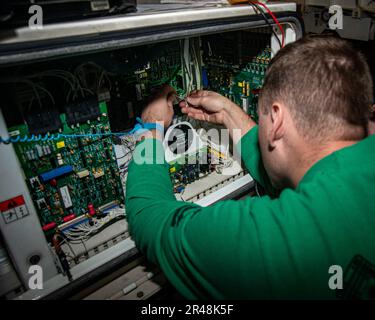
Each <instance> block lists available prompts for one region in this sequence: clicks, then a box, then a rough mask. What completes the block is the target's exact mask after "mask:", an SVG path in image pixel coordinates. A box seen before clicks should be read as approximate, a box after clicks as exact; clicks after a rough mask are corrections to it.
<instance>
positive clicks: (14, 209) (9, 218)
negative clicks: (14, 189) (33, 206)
mask: <svg viewBox="0 0 375 320" xmlns="http://www.w3.org/2000/svg"><path fill="white" fill-rule="evenodd" d="M0 212H1V215H2V216H3V219H4V221H5V223H11V222H13V221H17V220H19V219H22V218H24V217H26V216H28V215H29V211H28V210H27V207H26V204H25V199H24V198H23V196H22V195H21V196H17V197H14V198H12V199H9V200H5V201H3V202H0Z"/></svg>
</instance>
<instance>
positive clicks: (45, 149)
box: [42, 145, 48, 154]
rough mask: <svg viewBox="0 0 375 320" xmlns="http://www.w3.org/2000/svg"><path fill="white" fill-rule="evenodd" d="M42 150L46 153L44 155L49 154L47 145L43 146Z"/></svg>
mask: <svg viewBox="0 0 375 320" xmlns="http://www.w3.org/2000/svg"><path fill="white" fill-rule="evenodd" d="M42 150H43V153H44V154H48V148H47V146H46V145H43V146H42Z"/></svg>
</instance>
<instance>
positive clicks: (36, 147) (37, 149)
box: [35, 144, 44, 158]
mask: <svg viewBox="0 0 375 320" xmlns="http://www.w3.org/2000/svg"><path fill="white" fill-rule="evenodd" d="M35 149H36V152H37V155H38V157H39V158H41V157H43V155H44V153H43V149H42V147H41V146H40V145H39V144H37V145H35Z"/></svg>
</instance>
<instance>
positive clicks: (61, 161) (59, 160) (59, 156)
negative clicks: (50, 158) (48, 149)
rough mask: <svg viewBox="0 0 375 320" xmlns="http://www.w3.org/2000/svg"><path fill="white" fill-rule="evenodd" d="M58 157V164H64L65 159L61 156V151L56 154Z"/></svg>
mask: <svg viewBox="0 0 375 320" xmlns="http://www.w3.org/2000/svg"><path fill="white" fill-rule="evenodd" d="M56 157H57V164H58V165H59V166H62V165H63V164H64V160H63V158H62V156H61V153H58V154H57V155H56Z"/></svg>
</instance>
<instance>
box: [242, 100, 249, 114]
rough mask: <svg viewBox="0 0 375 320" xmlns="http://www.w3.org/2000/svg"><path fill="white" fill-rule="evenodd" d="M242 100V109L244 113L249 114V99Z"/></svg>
mask: <svg viewBox="0 0 375 320" xmlns="http://www.w3.org/2000/svg"><path fill="white" fill-rule="evenodd" d="M241 99H242V109H243V111H245V112H246V113H248V111H249V98H247V97H242V98H241Z"/></svg>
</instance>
